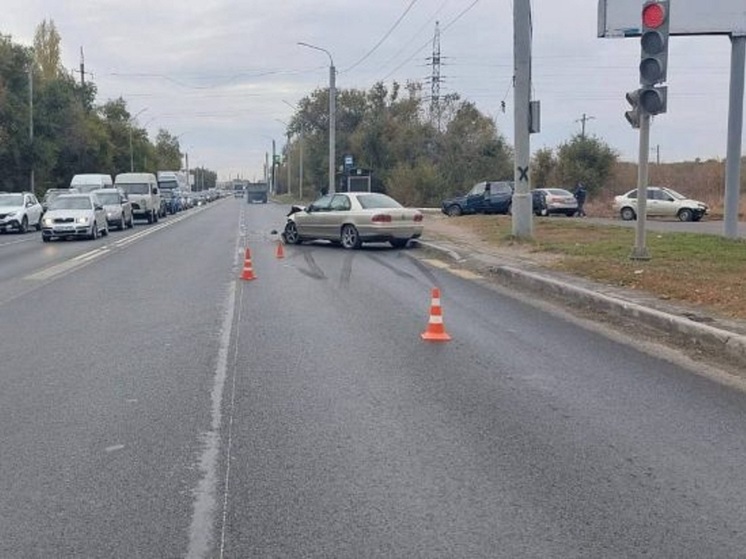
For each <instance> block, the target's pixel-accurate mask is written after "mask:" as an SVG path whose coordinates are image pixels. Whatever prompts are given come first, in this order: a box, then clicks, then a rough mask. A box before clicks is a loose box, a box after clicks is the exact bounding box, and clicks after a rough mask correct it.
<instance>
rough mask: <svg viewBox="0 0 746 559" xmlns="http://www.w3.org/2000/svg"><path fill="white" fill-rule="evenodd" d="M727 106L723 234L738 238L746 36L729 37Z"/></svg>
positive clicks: (730, 237)
mask: <svg viewBox="0 0 746 559" xmlns="http://www.w3.org/2000/svg"><path fill="white" fill-rule="evenodd" d="M730 41H731V57H730V101H729V103H730V107H729V109H728V149H727V159H726V166H725V203H724V209H723V218H724V219H723V227H724V235H725V237H727V238H729V239H737V238H738V209H739V208H738V206H739V198H740V193H741V192H740V191H741V145H742V139H741V138H742V134H743V98H744V67H746V36H742V37H734V36H731V38H730Z"/></svg>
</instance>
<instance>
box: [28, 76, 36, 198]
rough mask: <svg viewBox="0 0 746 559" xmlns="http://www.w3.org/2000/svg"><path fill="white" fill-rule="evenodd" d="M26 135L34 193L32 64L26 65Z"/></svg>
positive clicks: (30, 184)
mask: <svg viewBox="0 0 746 559" xmlns="http://www.w3.org/2000/svg"><path fill="white" fill-rule="evenodd" d="M28 109H29V110H28V119H29V120H28V136H29V148H30V149H31V173H30V175H29V187H30V190H31V193H32V194H34V195H35V194H36V191H35V185H34V159H35V158H34V66H33V64H29V67H28Z"/></svg>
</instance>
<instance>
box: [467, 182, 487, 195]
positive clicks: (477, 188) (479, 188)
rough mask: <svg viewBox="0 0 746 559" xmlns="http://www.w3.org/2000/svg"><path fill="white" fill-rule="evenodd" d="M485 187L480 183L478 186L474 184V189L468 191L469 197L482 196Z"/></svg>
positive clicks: (484, 184)
mask: <svg viewBox="0 0 746 559" xmlns="http://www.w3.org/2000/svg"><path fill="white" fill-rule="evenodd" d="M486 186H487V183H484V182H480V183H478V184H475V185H474V187H473V188H472V189H471V190H470V191H469V194H468V195H469V196H475V195H477V194H484V190H485V187H486Z"/></svg>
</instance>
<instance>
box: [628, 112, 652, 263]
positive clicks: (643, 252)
mask: <svg viewBox="0 0 746 559" xmlns="http://www.w3.org/2000/svg"><path fill="white" fill-rule="evenodd" d="M649 151H650V115H649V114H647V113H646V112H641V114H640V153H639V161H638V163H637V223H636V224H635V246H634V248H633V249H632V254H630V255H629V257H630V259H632V260H650V254H649V253H648V248H647V246H646V245H645V221H646V220H647V208H648V153H649Z"/></svg>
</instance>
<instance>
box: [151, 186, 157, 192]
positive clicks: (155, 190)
mask: <svg viewBox="0 0 746 559" xmlns="http://www.w3.org/2000/svg"><path fill="white" fill-rule="evenodd" d="M152 192H153V194H158V188H157V187H155V186H154V187H153V190H152Z"/></svg>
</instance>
